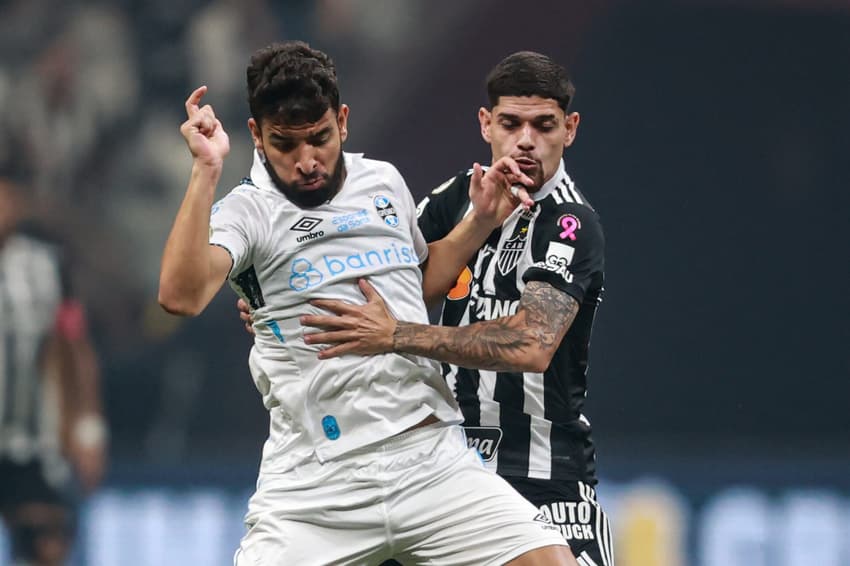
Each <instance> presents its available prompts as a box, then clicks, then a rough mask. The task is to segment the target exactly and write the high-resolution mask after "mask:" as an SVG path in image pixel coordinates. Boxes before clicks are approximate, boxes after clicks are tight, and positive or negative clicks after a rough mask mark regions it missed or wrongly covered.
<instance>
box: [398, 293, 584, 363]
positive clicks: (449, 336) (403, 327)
mask: <svg viewBox="0 0 850 566" xmlns="http://www.w3.org/2000/svg"><path fill="white" fill-rule="evenodd" d="M577 311H578V303H577V302H576V301H575V299H573V298H572V297H570V296H569V295H567V294H566V293H564V292H562V291H559V290H557V289H555V288H554V287H552V286H551V285H549V284H547V283H539V282H531V283H529V284H528V285H527V286H526V288H525V291H524V292H523V295H522V299H521V300H520V304H519V308H518V310H517V313H516V314H515V315H513V316H508V317H503V318H498V319H496V320H490V321H484V322H476V323H475V324H470V325H469V326H464V327H460V328H456V327H434V326H428V325H424V324H412V323H407V322H399V323H398V325H397V326H396V330H395V333H394V334H393V349H394V350H395V351H397V352H407V353H410V354H417V355H420V356H425V357H429V358H433V359H436V360H439V361H441V362H447V363H451V364H455V365H459V366H463V367H470V368H477V369H489V370H496V371H542V369H543V367H545V364H543V366H541V364H542V362H541V359H542V358H544V357H545V363H548V361H549V360H550V359H551V354H552V352H553V351H554V349H555V348H557V346H558V344H560V342H561V339H562V338H563V336H564V334H565V333H566V331H567V329H568V328H569V325H570V324H572V321H573V319H574V318H575V315H576V312H577Z"/></svg>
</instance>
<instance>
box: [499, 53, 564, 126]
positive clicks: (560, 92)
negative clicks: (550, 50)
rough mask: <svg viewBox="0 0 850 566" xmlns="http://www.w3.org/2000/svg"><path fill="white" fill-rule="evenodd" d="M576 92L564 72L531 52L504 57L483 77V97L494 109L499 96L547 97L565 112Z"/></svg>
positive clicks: (549, 61)
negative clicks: (485, 79) (485, 90)
mask: <svg viewBox="0 0 850 566" xmlns="http://www.w3.org/2000/svg"><path fill="white" fill-rule="evenodd" d="M575 92H576V89H575V87H574V86H573V83H572V82H570V77H569V76H568V75H567V70H566V69H564V67H562V66H561V65H559V64H558V63H556V62H555V61H553V60H552V59H551V58H549V57H547V56H546V55H543V54H541V53H535V52H534V51H518V52H516V53H513V54H511V55H508V56H507V57H505V58H504V59H502V60H501V61H499V63H498V64H497V65H496V66H495V67H493V69H492V70H491V71H490V73H489V74H488V75H487V96H488V98H489V99H490V105H491V106H495V105H496V104H498V102H499V97H500V96H540V97H542V98H551V99H553V100H555V101H557V102H558V106H560V107H561V109H562V110H563V111H564V112H566V111H567V109H568V108H569V106H570V102H571V101H572V99H573V96H575Z"/></svg>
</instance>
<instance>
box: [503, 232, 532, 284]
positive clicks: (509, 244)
mask: <svg viewBox="0 0 850 566" xmlns="http://www.w3.org/2000/svg"><path fill="white" fill-rule="evenodd" d="M527 236H528V228H527V227H523V228H522V229H521V230H520V231H519V232H517V233H516V235H515V236H514V237H513V238H511V239H510V240H507V241H505V245H504V246H503V247H502V249H500V250H499V259H498V260H497V262H496V265H497V266H498V267H499V273H501V274H502V275H503V276H504V275H507V274H508V273H510V272H511V270H512V269H513V268H515V267H516V264H517V263H518V262H519V258H520V257H521V256H522V252H524V251H525V244H526V237H527Z"/></svg>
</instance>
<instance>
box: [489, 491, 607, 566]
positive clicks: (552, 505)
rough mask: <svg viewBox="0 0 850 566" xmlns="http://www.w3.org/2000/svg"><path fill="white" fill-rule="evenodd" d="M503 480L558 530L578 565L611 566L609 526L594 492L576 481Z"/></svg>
mask: <svg viewBox="0 0 850 566" xmlns="http://www.w3.org/2000/svg"><path fill="white" fill-rule="evenodd" d="M505 479H506V480H508V482H509V483H510V484H511V485H512V486H514V489H516V490H517V491H518V492H520V493H521V494H522V495H523V496H524V497H525V498H526V499H528V500H529V501H531V502H532V503H533V504H534V506H535V507H538V508H539V509H540V512H541V513H543V514H544V515H545V516H546V518H548V519H550V520H551V521H552V523H554V524H555V525H557V526H558V528H560V529H561V534H563V535H564V538H566V539H567V542H569V543H570V550H572V552H573V555H575V557H576V560H577V561H578V563H579V566H614V548H613V547H614V544H613V541H612V540H611V526H610V524H609V523H608V516H607V515H605V513H604V512H603V511H602V507H600V506H599V503H598V502H597V501H596V490H595V489H593V488H592V487H591V486H589V485H588V484H586V483H584V482H576V481H567V480H538V479H531V478H521V477H505Z"/></svg>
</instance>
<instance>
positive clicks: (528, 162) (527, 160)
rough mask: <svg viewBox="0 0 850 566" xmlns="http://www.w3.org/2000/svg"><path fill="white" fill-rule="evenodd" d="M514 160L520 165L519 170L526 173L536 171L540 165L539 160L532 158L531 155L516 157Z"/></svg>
mask: <svg viewBox="0 0 850 566" xmlns="http://www.w3.org/2000/svg"><path fill="white" fill-rule="evenodd" d="M514 161H516V164H517V165H518V166H519V170H520V171H522V172H523V173H525V174H528V173H529V172H533V171H536V170H537V168H538V167H539V164H538V163H537V160H536V159H532V158H531V157H515V158H514ZM529 176H530V175H529Z"/></svg>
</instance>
